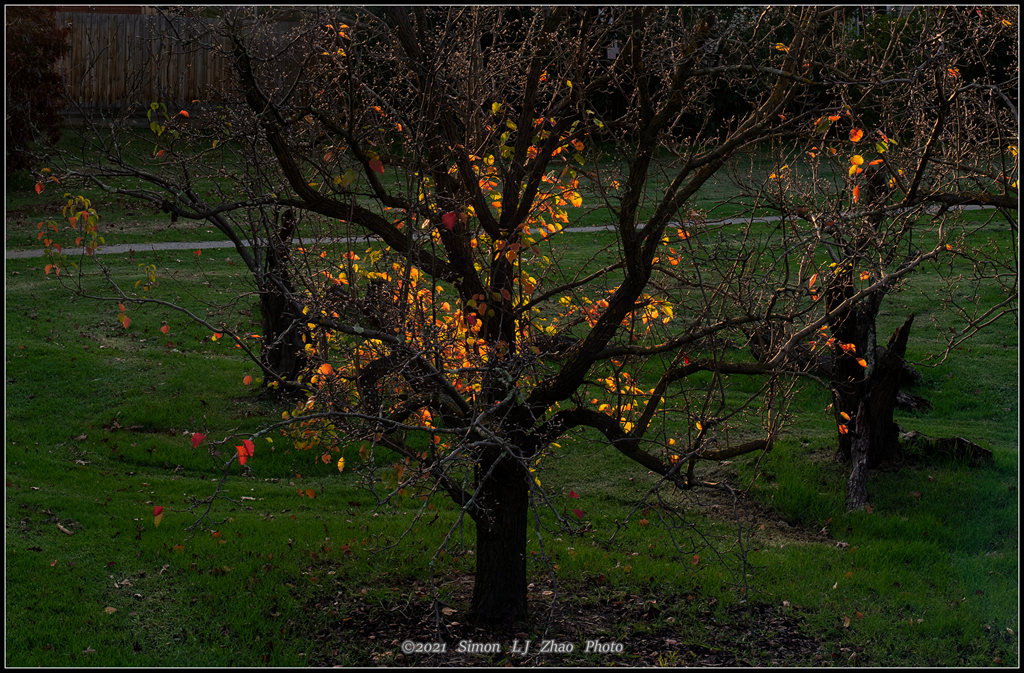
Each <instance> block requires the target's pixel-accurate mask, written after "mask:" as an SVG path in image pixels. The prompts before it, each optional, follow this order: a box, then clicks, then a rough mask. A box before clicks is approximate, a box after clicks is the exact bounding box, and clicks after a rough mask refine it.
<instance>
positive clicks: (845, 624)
mask: <svg viewBox="0 0 1024 673" xmlns="http://www.w3.org/2000/svg"><path fill="white" fill-rule="evenodd" d="M843 628H844V629H848V628H850V617H849V616H848V615H843Z"/></svg>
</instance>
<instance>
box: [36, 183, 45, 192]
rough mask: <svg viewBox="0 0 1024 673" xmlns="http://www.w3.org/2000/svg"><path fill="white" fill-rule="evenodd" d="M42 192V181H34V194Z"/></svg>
mask: <svg viewBox="0 0 1024 673" xmlns="http://www.w3.org/2000/svg"><path fill="white" fill-rule="evenodd" d="M42 193H43V183H41V182H37V183H36V194H42Z"/></svg>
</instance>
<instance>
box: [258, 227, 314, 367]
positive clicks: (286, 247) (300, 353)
mask: <svg viewBox="0 0 1024 673" xmlns="http://www.w3.org/2000/svg"><path fill="white" fill-rule="evenodd" d="M295 225H296V216H295V211H293V210H290V209H289V210H286V211H285V212H284V214H283V215H282V216H281V226H280V228H279V229H277V231H275V232H274V236H273V237H272V239H271V241H269V244H268V246H267V254H266V261H265V265H264V269H263V276H262V283H261V285H262V287H261V288H260V313H261V315H262V323H263V346H262V349H261V351H260V358H261V360H262V361H263V365H264V367H266V368H267V369H269V370H270V371H272V372H274V373H275V374H277V376H279V377H280V378H281V379H283V380H285V381H294V380H295V378H296V377H297V376H298V374H299V372H301V371H302V368H303V367H304V366H305V365H306V358H305V351H304V350H303V344H302V338H301V333H300V331H299V329H298V326H299V325H300V321H299V317H300V316H299V315H298V314H297V313H296V311H295V310H294V307H293V306H292V302H291V297H292V296H293V294H294V292H295V288H294V287H293V286H292V282H291V275H290V271H289V268H288V262H289V257H290V248H291V242H292V236H293V235H294V233H295ZM266 380H267V383H270V382H271V380H272V379H271V378H270V377H267V378H266Z"/></svg>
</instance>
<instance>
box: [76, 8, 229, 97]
mask: <svg viewBox="0 0 1024 673" xmlns="http://www.w3.org/2000/svg"><path fill="white" fill-rule="evenodd" d="M57 22H58V25H62V26H63V25H70V27H71V32H70V36H69V41H70V44H71V51H70V53H69V54H68V55H67V56H66V57H65V58H64V59H63V60H62V62H61V63H60V70H61V72H62V73H63V75H64V78H65V80H64V81H65V83H66V84H67V87H68V94H69V109H68V112H69V113H71V114H74V113H75V111H77V110H82V111H86V112H89V111H95V110H97V109H103V110H125V109H133V108H139V109H143V110H144V109H145V108H146V107H148V105H149V104H150V103H151V102H160V103H165V104H166V105H167V107H168V109H172V108H173V109H175V110H176V109H179V108H180V107H184V106H185V105H187V104H189V103H190V102H191V101H193V100H197V99H198V100H202V101H204V102H206V101H214V100H216V99H217V91H218V90H219V89H220V88H222V87H223V85H224V84H225V83H227V82H228V81H229V78H230V77H231V73H230V64H229V63H228V60H227V58H226V57H225V54H224V53H223V51H221V50H219V49H216V48H215V45H211V44H210V39H209V38H206V39H203V40H200V41H196V42H192V43H189V42H187V41H186V42H184V43H183V42H182V41H181V40H180V39H176V37H177V36H181V35H185V36H186V37H188V36H192V37H198V35H197V27H201V26H202V24H201V23H200V24H197V23H196V20H195V19H190V20H189V21H187V22H186V21H184V20H181V19H178V18H171V19H169V18H167V17H164V16H160V15H154V14H108V13H81V12H66V11H61V12H58V13H57Z"/></svg>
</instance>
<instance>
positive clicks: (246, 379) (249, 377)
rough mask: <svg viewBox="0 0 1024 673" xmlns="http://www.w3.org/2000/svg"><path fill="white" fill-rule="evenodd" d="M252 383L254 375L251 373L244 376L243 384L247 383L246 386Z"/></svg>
mask: <svg viewBox="0 0 1024 673" xmlns="http://www.w3.org/2000/svg"><path fill="white" fill-rule="evenodd" d="M250 383H252V377H251V376H249V375H248V374H247V375H246V376H244V377H243V378H242V385H245V386H247V385H249V384H250Z"/></svg>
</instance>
